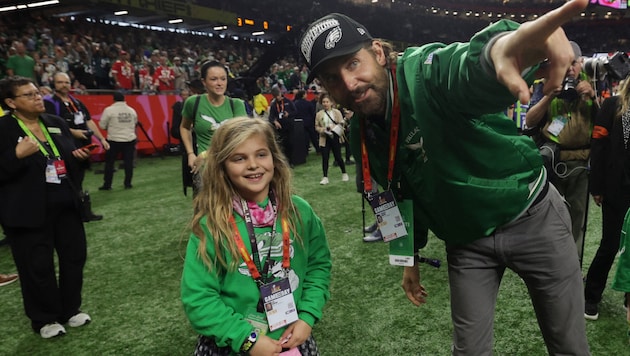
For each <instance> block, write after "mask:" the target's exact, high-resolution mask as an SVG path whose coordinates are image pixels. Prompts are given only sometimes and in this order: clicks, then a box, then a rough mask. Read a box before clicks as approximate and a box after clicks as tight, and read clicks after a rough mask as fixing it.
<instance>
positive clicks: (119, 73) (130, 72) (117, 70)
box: [110, 50, 136, 91]
mask: <svg viewBox="0 0 630 356" xmlns="http://www.w3.org/2000/svg"><path fill="white" fill-rule="evenodd" d="M110 75H111V77H112V78H113V79H114V87H115V88H116V89H119V90H124V91H130V90H133V89H135V87H136V76H135V69H134V67H133V65H132V64H131V62H129V53H127V51H123V50H120V52H119V54H118V60H117V61H116V62H114V64H112V69H111V73H110Z"/></svg>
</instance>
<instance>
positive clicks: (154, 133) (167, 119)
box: [76, 94, 312, 161]
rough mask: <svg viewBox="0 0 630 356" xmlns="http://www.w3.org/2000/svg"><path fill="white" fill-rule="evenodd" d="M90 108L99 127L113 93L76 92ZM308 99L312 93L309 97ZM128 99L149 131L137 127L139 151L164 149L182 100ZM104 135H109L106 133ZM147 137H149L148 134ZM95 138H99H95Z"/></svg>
mask: <svg viewBox="0 0 630 356" xmlns="http://www.w3.org/2000/svg"><path fill="white" fill-rule="evenodd" d="M265 96H266V97H267V100H268V102H271V99H272V97H271V95H268V94H265ZM76 97H77V98H78V99H79V100H81V101H82V102H83V103H84V104H85V106H86V107H87V109H88V111H89V112H90V115H91V116H92V119H93V120H94V122H95V123H96V125H97V126H98V123H99V121H100V118H101V114H102V113H103V110H105V108H106V107H108V106H109V105H111V104H112V103H113V102H114V99H113V97H112V96H111V95H77V96H76ZM287 97H289V98H293V95H287ZM308 97H309V98H311V97H312V95H309V96H308ZM125 100H126V102H127V105H129V106H131V107H132V108H134V109H135V110H136V112H137V113H138V121H139V122H140V124H141V125H142V128H144V130H145V131H146V135H145V134H144V132H143V131H142V129H141V128H140V127H138V128H137V129H136V134H137V135H138V144H137V145H136V147H137V150H138V153H139V154H144V155H151V154H153V153H155V148H153V145H151V141H149V138H150V139H151V140H152V141H153V143H154V144H155V147H156V148H157V149H158V151H160V152H162V151H163V150H164V145H166V144H168V142H169V141H168V136H169V134H170V133H169V132H168V129H167V123H168V125H169V126H168V128H170V123H171V119H172V116H173V110H172V109H171V107H172V106H173V104H174V103H175V102H176V101H177V100H180V97H179V96H178V95H126V96H125ZM103 135H104V136H105V137H107V135H106V133H105V132H103ZM147 136H148V137H147ZM93 140H96V139H95V138H94V139H93ZM171 143H172V144H178V143H179V140H177V139H174V138H171ZM104 154H105V151H104V150H103V149H102V148H101V147H99V148H97V149H95V150H94V151H92V160H94V161H102V160H103V159H104Z"/></svg>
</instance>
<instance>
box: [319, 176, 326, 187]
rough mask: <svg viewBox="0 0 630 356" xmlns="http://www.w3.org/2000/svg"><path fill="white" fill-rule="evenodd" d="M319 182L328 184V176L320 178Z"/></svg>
mask: <svg viewBox="0 0 630 356" xmlns="http://www.w3.org/2000/svg"><path fill="white" fill-rule="evenodd" d="M319 184H321V185H326V184H328V177H324V178H322V180H320V181H319Z"/></svg>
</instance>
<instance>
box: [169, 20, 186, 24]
mask: <svg viewBox="0 0 630 356" xmlns="http://www.w3.org/2000/svg"><path fill="white" fill-rule="evenodd" d="M182 22H184V20H183V19H172V20H168V23H170V24H176V23H182Z"/></svg>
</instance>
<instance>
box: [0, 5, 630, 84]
mask: <svg viewBox="0 0 630 356" xmlns="http://www.w3.org/2000/svg"><path fill="white" fill-rule="evenodd" d="M240 2H241V1H234V2H233V3H232V4H231V5H230V8H226V9H224V10H231V11H234V10H235V9H233V8H232V7H236V8H239V9H240V13H243V14H244V15H247V14H248V11H249V12H252V14H253V13H254V12H259V16H263V14H264V13H265V11H269V8H270V7H265V8H266V9H267V10H265V9H262V8H252V7H251V6H249V7H248V6H239V3H240ZM283 4H284V5H282V7H280V8H278V7H276V8H275V9H276V11H281V12H282V13H287V14H293V15H291V16H289V17H288V20H287V21H291V22H293V23H295V24H298V25H299V26H296V28H301V27H302V26H301V24H306V23H307V22H308V19H309V18H312V14H315V15H317V13H318V12H322V13H323V12H326V11H327V8H328V6H325V5H326V4H325V2H321V1H320V2H314V3H313V5H312V8H311V9H309V11H302V12H299V11H297V9H296V8H294V7H295V6H297V5H295V6H293V5H291V4H290V3H287V2H283ZM278 6H280V5H278ZM338 6H342V9H339V10H338V11H341V12H343V10H345V11H348V12H349V11H352V13H353V14H354V15H355V16H357V17H363V18H370V19H371V20H370V21H371V22H372V23H371V24H370V27H371V28H374V29H375V30H374V31H373V32H375V34H374V35H375V36H376V37H380V38H388V39H391V40H394V41H395V43H398V44H399V45H400V46H401V47H404V46H407V45H409V44H414V43H415V44H421V43H424V42H430V41H436V40H438V41H442V42H445V43H448V42H453V41H465V40H467V39H468V38H469V37H470V36H471V35H472V34H474V33H475V32H476V31H478V30H479V29H481V28H483V27H484V26H485V25H487V22H488V21H487V20H483V19H463V18H460V19H459V20H458V22H457V26H446V27H445V26H442V24H443V21H444V18H442V17H440V16H432V15H419V16H415V17H413V18H411V17H410V16H409V15H408V14H406V13H405V11H404V9H403V8H398V7H392V8H391V9H389V11H391V12H392V14H393V16H395V17H396V18H399V19H401V21H400V24H401V26H402V28H403V29H405V30H404V31H401V30H400V27H397V28H395V29H394V28H391V26H388V24H387V23H386V22H387V21H388V18H390V17H389V16H371V15H374V12H375V11H379V10H378V9H376V8H374V7H350V6H351V5H338ZM343 6H347V7H348V8H347V9H344V8H343ZM357 14H359V15H357ZM361 14H362V15H361ZM25 16H27V17H30V18H28V19H27V20H25V19H24V17H25ZM269 16H272V15H271V14H269ZM276 17H277V15H276ZM418 17H422V19H421V21H419V20H418ZM420 23H421V24H422V28H420V27H419V26H418V24H420ZM566 30H567V32H568V34H569V36H568V37H569V38H571V39H573V40H575V41H577V42H578V43H580V45H581V47H582V50H583V52H584V54H585V55H586V56H588V55H590V54H593V53H598V52H614V51H625V50H626V47H627V42H628V38H630V33H629V31H630V30H629V29H628V28H627V26H624V25H623V20H610V21H603V20H598V21H597V20H596V21H581V22H574V23H571V24H568V25H567V26H566ZM594 34H597V35H594ZM294 35H298V34H297V33H296V34H294ZM292 41H293V37H292V36H291V34H286V35H285V36H284V37H282V38H280V39H278V40H277V41H276V42H277V43H275V44H272V45H270V44H265V43H259V42H256V41H251V40H250V39H239V40H233V39H231V38H229V36H228V37H226V38H221V37H219V36H214V37H209V36H200V35H193V34H182V33H176V32H169V31H153V30H148V29H138V28H134V27H121V26H116V25H109V24H104V23H101V22H99V21H88V20H87V19H86V18H79V17H77V18H72V19H71V18H69V17H61V18H57V17H54V18H53V17H45V16H42V15H34V14H28V13H26V14H19V16H18V15H17V14H16V16H3V17H2V18H1V19H0V78H2V77H5V76H6V75H7V65H8V63H10V62H11V60H10V58H11V57H12V56H15V55H16V53H17V52H18V51H20V47H21V46H24V48H23V50H22V52H21V53H20V55H22V54H23V55H26V56H28V57H31V58H32V62H31V63H32V70H33V78H34V79H35V80H36V81H37V82H38V83H39V84H40V85H41V86H43V87H47V86H52V85H51V78H52V74H53V73H55V72H57V71H62V72H66V73H68V74H69V75H70V77H71V81H72V89H73V90H74V91H75V92H82V91H83V92H84V91H86V90H87V91H89V92H92V93H96V92H98V90H106V89H119V88H120V87H119V86H118V85H117V84H118V83H117V80H116V77H115V74H114V73H112V66H114V64H115V63H116V62H117V61H119V60H124V59H125V57H126V60H127V61H128V62H129V64H130V66H132V67H133V69H134V71H133V72H134V74H133V86H132V87H131V88H123V89H130V90H133V91H135V92H137V93H157V92H167V93H171V92H176V93H178V92H179V91H180V90H181V89H182V88H183V85H182V83H185V81H188V80H192V79H195V78H197V77H198V69H199V67H200V65H201V64H202V63H203V62H205V61H207V60H217V61H220V62H222V63H224V64H225V65H226V68H227V69H228V72H229V75H230V77H231V78H237V77H239V76H240V75H241V74H242V73H247V72H248V71H249V70H250V69H251V68H252V66H253V65H254V64H255V63H256V62H257V61H258V60H259V59H260V58H261V57H262V56H263V55H264V54H265V53H266V52H279V53H278V55H277V56H276V57H275V59H274V60H273V61H272V62H269V65H268V67H266V68H264V70H265V72H264V73H257V81H256V82H257V85H258V87H259V88H260V90H261V92H263V93H269V92H270V91H271V87H272V86H273V85H274V84H277V83H278V82H280V83H282V84H280V85H281V89H283V90H289V91H290V90H293V89H302V88H303V87H304V86H305V84H306V83H304V81H305V80H306V78H307V76H308V72H307V69H306V67H305V66H303V65H302V63H301V59H300V57H299V52H298V50H297V47H296V46H291V42H292ZM282 42H284V43H282ZM161 66H167V67H168V68H169V69H170V70H175V72H176V73H177V74H178V77H181V78H179V80H174V81H175V82H177V83H179V84H177V85H172V87H166V88H164V87H161V86H159V85H157V84H159V83H158V82H159V80H158V79H157V76H158V75H159V74H160V73H159V72H160V70H159V68H160V67H161ZM155 72H158V73H157V74H156V73H155ZM294 73H296V74H297V77H298V78H299V79H300V80H299V81H298V80H295V78H296V77H295V76H294V78H291V76H292V74H294ZM282 86H284V87H282Z"/></svg>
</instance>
